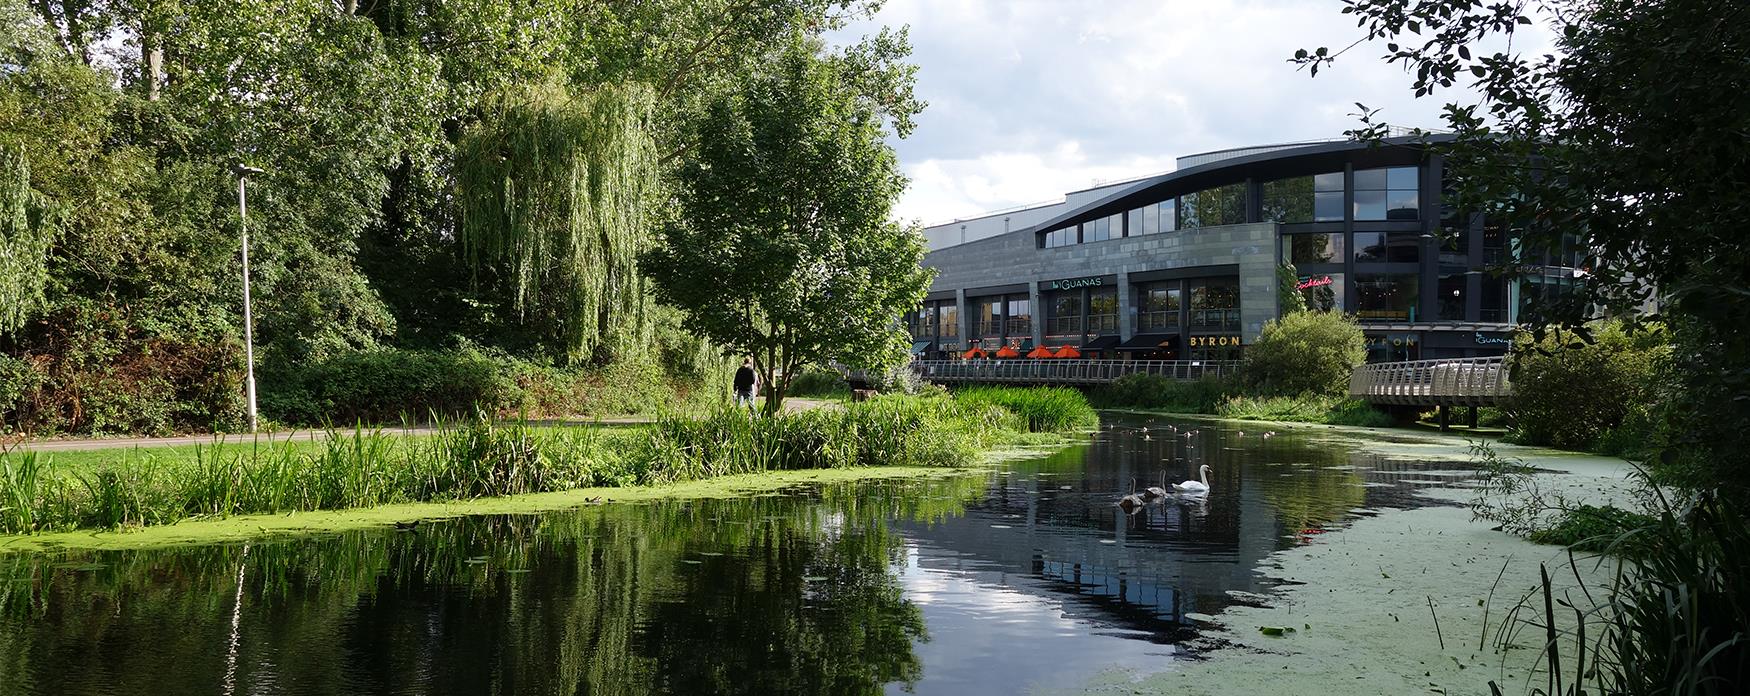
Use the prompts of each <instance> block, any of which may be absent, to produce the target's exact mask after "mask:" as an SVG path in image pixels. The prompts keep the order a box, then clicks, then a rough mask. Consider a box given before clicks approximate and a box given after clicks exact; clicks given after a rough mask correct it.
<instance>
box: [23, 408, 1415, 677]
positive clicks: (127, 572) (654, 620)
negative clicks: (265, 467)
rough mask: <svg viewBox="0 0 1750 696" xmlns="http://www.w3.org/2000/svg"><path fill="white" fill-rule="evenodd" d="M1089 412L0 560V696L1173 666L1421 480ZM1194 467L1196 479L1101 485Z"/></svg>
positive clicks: (1287, 436)
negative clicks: (1008, 456) (1028, 453)
mask: <svg viewBox="0 0 1750 696" xmlns="http://www.w3.org/2000/svg"><path fill="white" fill-rule="evenodd" d="M1109 425H1110V426H1112V427H1110V428H1108V429H1105V430H1102V431H1101V432H1100V433H1099V434H1098V435H1096V436H1094V437H1092V438H1090V441H1089V442H1088V443H1087V444H1085V445H1082V446H1078V447H1075V448H1071V449H1068V450H1065V451H1062V452H1059V453H1057V454H1055V455H1052V456H1050V457H1044V458H1040V459H1036V460H1032V461H1026V462H1021V463H1017V464H1015V465H1012V466H1008V467H1005V468H1003V469H1001V470H999V471H996V472H992V473H989V474H979V475H975V476H966V477H960V478H955V479H947V480H929V481H908V480H898V481H882V482H870V483H863V484H847V485H835V486H827V487H820V488H807V489H799V490H796V491H789V492H786V493H785V494H783V495H767V496H754V497H745V498H737V499H729V500H698V501H673V502H664V503H653V504H644V505H608V506H602V507H596V508H585V509H582V510H577V511H573V512H568V513H561V514H547V515H540V516H488V517H477V518H468V519H463V520H455V521H450V522H442V523H427V524H423V525H420V526H419V527H417V529H416V530H414V531H411V532H405V531H403V532H397V531H392V530H371V531H360V532H351V533H345V534H336V535H328V536H321V537H308V538H295V539H279V540H262V541H257V542H253V543H251V544H249V545H247V546H208V547H188V548H179V549H174V550H163V551H138V552H102V553H91V552H69V553H63V554H55V555H17V554H15V555H9V556H0V580H3V581H4V584H3V585H0V693H8V694H11V693H22V694H138V693H176V694H216V693H233V692H235V693H252V694H253V693H260V694H330V693H334V694H339V693H429V694H450V693H455V694H463V693H467V694H474V693H488V692H491V693H661V692H687V693H876V692H879V691H883V690H888V691H895V690H907V689H910V690H915V691H918V692H930V693H1012V692H1015V691H1020V690H1025V689H1028V688H1037V687H1040V686H1073V685H1075V684H1076V683H1078V682H1080V681H1081V680H1083V679H1085V678H1087V677H1088V676H1089V675H1090V674H1091V673H1093V672H1095V671H1099V670H1104V669H1112V668H1116V669H1123V670H1129V671H1133V672H1136V673H1148V672H1154V671H1159V670H1161V669H1168V668H1170V667H1171V665H1172V662H1173V660H1174V659H1177V658H1179V657H1181V656H1182V655H1183V654H1182V653H1181V652H1180V650H1179V649H1178V647H1177V644H1178V643H1180V642H1182V641H1183V640H1184V639H1186V638H1188V637H1190V636H1192V635H1193V634H1194V632H1195V630H1196V626H1197V624H1196V622H1195V621H1194V620H1192V619H1190V618H1188V615H1192V614H1196V613H1215V612H1217V611H1219V610H1220V609H1221V608H1223V607H1225V606H1228V605H1229V604H1232V603H1233V602H1235V601H1243V598H1244V597H1245V595H1244V594H1243V593H1246V592H1258V591H1262V590H1265V589H1267V588H1266V587H1264V586H1263V584H1262V583H1261V581H1260V580H1259V579H1258V577H1257V575H1256V573H1255V571H1254V569H1255V568H1256V567H1257V566H1258V565H1259V564H1260V563H1261V562H1263V560H1264V559H1265V557H1266V556H1268V554H1270V553H1271V552H1273V551H1275V550H1278V549H1281V548H1285V547H1287V546H1289V545H1293V544H1298V543H1306V542H1307V541H1308V540H1309V539H1311V538H1313V535H1315V534H1316V533H1317V532H1319V531H1322V530H1324V529H1326V528H1329V527H1330V526H1332V525H1335V524H1340V523H1341V522H1342V521H1343V520H1345V519H1347V518H1349V517H1351V516H1352V515H1353V514H1355V513H1354V512H1353V511H1356V510H1360V509H1364V508H1369V507H1382V506H1393V505H1399V506H1401V505H1410V504H1420V503H1418V502H1417V500H1416V499H1415V498H1413V497H1412V493H1413V490H1414V489H1415V488H1416V487H1417V486H1420V485H1428V484H1430V483H1433V482H1435V481H1438V480H1443V479H1442V477H1441V475H1440V474H1439V472H1437V471H1431V470H1432V469H1436V468H1437V467H1432V466H1428V465H1423V464H1416V463H1407V464H1406V463H1391V462H1383V461H1380V460H1379V459H1377V458H1374V457H1369V456H1365V455H1359V454H1356V453H1353V452H1350V451H1348V450H1347V449H1345V448H1343V447H1339V446H1334V445H1331V444H1328V443H1321V442H1319V441H1317V440H1314V439H1311V438H1309V437H1307V436H1305V435H1296V434H1292V433H1284V434H1282V435H1279V436H1277V437H1274V438H1270V439H1265V438H1262V437H1260V436H1259V435H1258V434H1256V433H1247V435H1246V436H1244V437H1241V436H1240V435H1239V434H1238V433H1237V431H1233V430H1229V429H1224V428H1220V427H1216V426H1211V425H1207V424H1205V425H1195V424H1184V423H1179V424H1175V423H1171V422H1169V421H1165V420H1164V419H1147V418H1131V419H1116V420H1113V421H1111V422H1110V423H1109ZM1145 427H1146V428H1149V430H1148V431H1147V432H1145V431H1143V430H1142V428H1145ZM1192 429H1195V430H1199V431H1200V432H1199V433H1198V434H1197V435H1194V436H1191V437H1183V436H1180V435H1178V434H1175V433H1176V432H1177V431H1180V430H1192ZM1163 430H1164V432H1163ZM1202 464H1209V465H1210V466H1211V467H1212V469H1213V473H1212V475H1211V477H1210V482H1211V484H1212V485H1213V486H1214V491H1213V492H1212V493H1211V494H1210V495H1208V496H1207V497H1205V498H1202V499H1184V498H1170V499H1168V500H1166V501H1164V502H1158V503H1154V504H1150V505H1147V506H1144V507H1143V508H1141V509H1140V510H1138V511H1136V512H1135V514H1126V513H1125V512H1124V511H1123V510H1121V509H1119V508H1118V507H1116V506H1115V505H1114V504H1113V503H1114V501H1115V500H1117V498H1118V497H1119V496H1120V495H1122V494H1123V493H1126V492H1129V491H1130V490H1131V486H1132V485H1133V484H1132V482H1133V481H1134V482H1135V484H1134V485H1136V486H1146V485H1158V482H1159V481H1161V480H1162V479H1163V477H1164V478H1165V480H1167V481H1179V480H1184V479H1186V478H1193V477H1194V476H1195V471H1196V467H1197V466H1199V465H1202ZM1236 592H1237V593H1241V594H1239V595H1236V594H1235V593H1236ZM233 687H234V689H233Z"/></svg>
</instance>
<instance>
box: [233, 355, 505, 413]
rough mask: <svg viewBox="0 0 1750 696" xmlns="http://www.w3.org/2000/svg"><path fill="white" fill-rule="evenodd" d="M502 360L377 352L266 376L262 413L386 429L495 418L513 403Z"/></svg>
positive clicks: (342, 357) (339, 357)
mask: <svg viewBox="0 0 1750 696" xmlns="http://www.w3.org/2000/svg"><path fill="white" fill-rule="evenodd" d="M504 368H505V364H504V362H503V361H498V360H493V359H491V358H488V357H487V356H485V355H482V354H480V353H476V352H471V351H458V352H451V351H424V350H376V351H370V352H363V353H348V354H345V355H340V356H337V357H334V358H331V359H328V360H323V361H316V362H311V363H309V364H307V365H305V366H304V367H303V368H302V369H299V370H296V371H289V372H285V373H280V374H270V375H267V376H266V378H265V379H263V381H262V384H261V408H262V410H263V411H264V412H265V413H266V414H267V415H268V417H270V418H273V419H274V420H278V421H283V422H286V423H298V424H321V423H324V422H333V423H393V422H397V421H401V420H417V419H423V418H425V417H427V416H428V415H431V414H436V415H438V416H441V417H448V418H455V417H458V416H462V415H466V414H470V413H473V412H474V411H475V410H476V409H481V410H484V411H486V412H488V413H497V412H499V411H502V410H504V409H507V408H511V407H513V406H515V405H516V404H517V403H518V401H519V400H520V398H519V397H520V393H519V390H518V386H517V383H516V381H515V380H514V379H512V378H511V375H510V374H509V371H508V370H506V369H504Z"/></svg>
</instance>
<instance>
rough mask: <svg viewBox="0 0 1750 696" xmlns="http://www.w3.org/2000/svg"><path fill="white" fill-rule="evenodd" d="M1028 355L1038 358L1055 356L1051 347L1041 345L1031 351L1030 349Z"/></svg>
mask: <svg viewBox="0 0 1750 696" xmlns="http://www.w3.org/2000/svg"><path fill="white" fill-rule="evenodd" d="M1027 357H1029V358H1033V359H1035V360H1038V359H1040V358H1049V357H1053V356H1052V354H1051V349H1050V348H1046V347H1045V346H1039V347H1037V348H1034V349H1033V350H1031V351H1028V352H1027Z"/></svg>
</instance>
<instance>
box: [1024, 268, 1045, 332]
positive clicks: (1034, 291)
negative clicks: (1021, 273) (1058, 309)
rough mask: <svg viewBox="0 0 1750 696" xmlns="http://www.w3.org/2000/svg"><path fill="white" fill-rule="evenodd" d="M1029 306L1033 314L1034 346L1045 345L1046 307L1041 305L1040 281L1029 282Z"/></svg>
mask: <svg viewBox="0 0 1750 696" xmlns="http://www.w3.org/2000/svg"><path fill="white" fill-rule="evenodd" d="M1027 306H1028V307H1029V308H1031V309H1032V312H1033V321H1032V322H1031V323H1032V328H1033V345H1035V346H1042V345H1045V307H1044V306H1043V305H1041V304H1039V281H1037V280H1029V281H1027Z"/></svg>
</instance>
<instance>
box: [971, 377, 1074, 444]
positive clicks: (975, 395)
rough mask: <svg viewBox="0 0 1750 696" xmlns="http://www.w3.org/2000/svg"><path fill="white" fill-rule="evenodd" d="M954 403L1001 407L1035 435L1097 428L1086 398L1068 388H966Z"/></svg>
mask: <svg viewBox="0 0 1750 696" xmlns="http://www.w3.org/2000/svg"><path fill="white" fill-rule="evenodd" d="M954 400H955V401H958V402H960V403H962V404H968V405H991V406H997V407H1001V408H1003V409H1005V410H1008V411H1010V412H1012V413H1014V414H1016V415H1018V416H1020V417H1021V418H1023V419H1025V420H1026V422H1027V429H1028V430H1029V431H1031V432H1035V433H1045V432H1074V431H1078V430H1088V429H1091V428H1094V427H1097V426H1098V425H1099V424H1100V415H1099V414H1097V413H1095V412H1094V408H1093V407H1092V406H1090V405H1088V397H1087V396H1086V395H1084V394H1082V393H1081V391H1079V390H1076V389H1071V388H1068V387H1029V388H1016V387H968V388H965V389H961V390H959V391H957V392H955V393H954Z"/></svg>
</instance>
